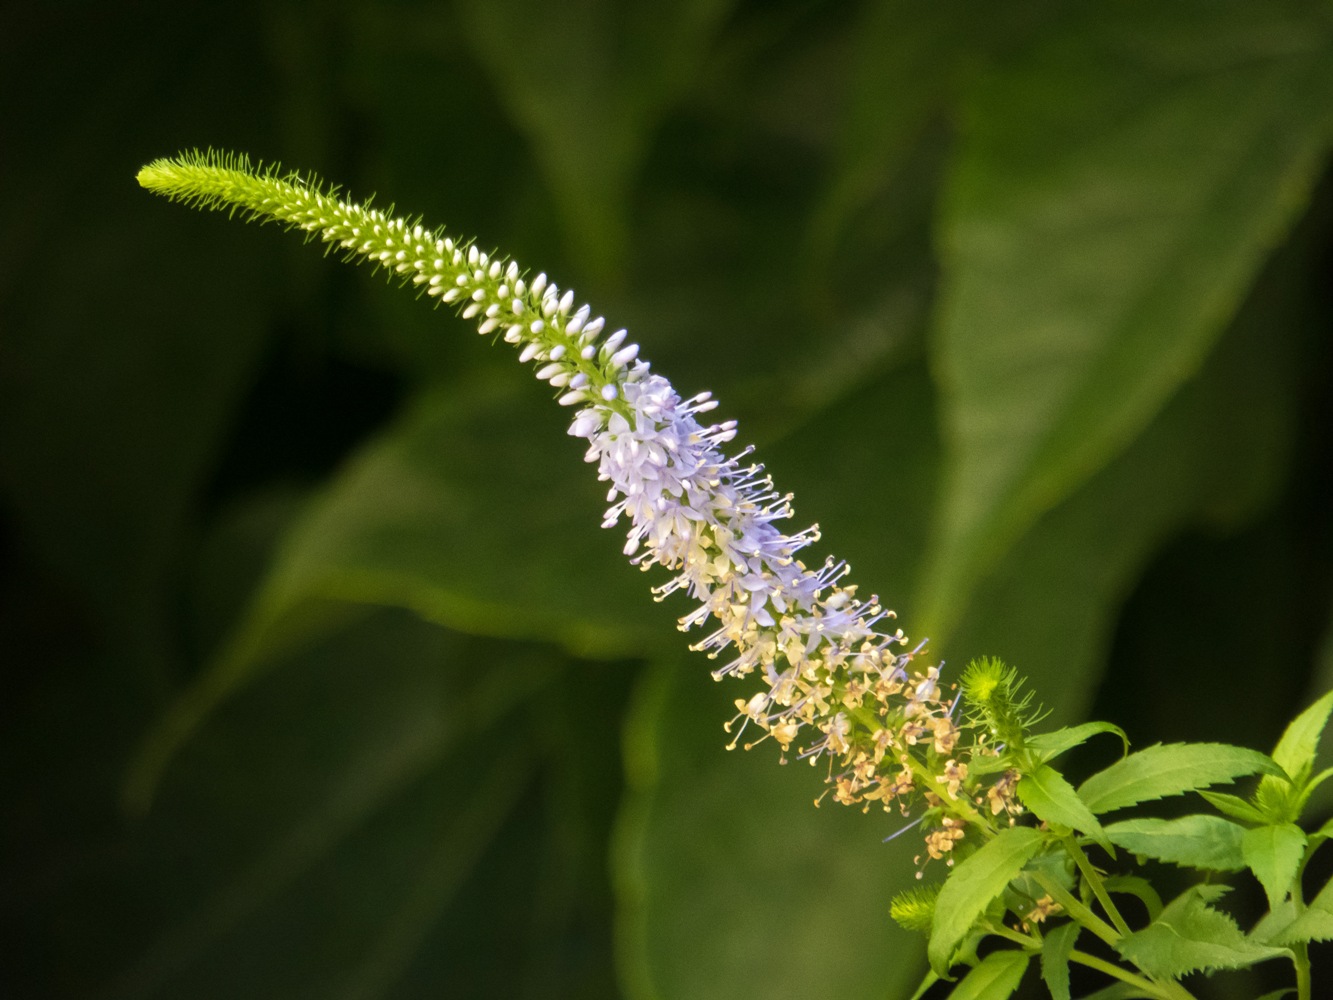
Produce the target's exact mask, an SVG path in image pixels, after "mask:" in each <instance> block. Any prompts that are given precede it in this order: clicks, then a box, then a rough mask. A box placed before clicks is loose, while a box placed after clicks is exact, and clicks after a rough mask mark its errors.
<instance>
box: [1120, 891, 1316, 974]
mask: <svg viewBox="0 0 1333 1000" xmlns="http://www.w3.org/2000/svg"><path fill="white" fill-rule="evenodd" d="M1222 892H1225V887H1221V886H1194V887H1192V888H1190V889H1188V890H1186V891H1185V892H1184V893H1182V894H1181V895H1180V896H1178V897H1177V898H1176V899H1174V900H1172V901H1171V902H1170V903H1168V904H1167V906H1166V909H1164V910H1163V911H1162V913H1161V915H1160V916H1159V917H1158V918H1157V919H1156V920H1154V921H1153V922H1152V923H1151V924H1149V925H1148V926H1147V927H1145V928H1144V929H1143V930H1141V931H1136V932H1135V933H1133V934H1130V935H1129V936H1128V937H1125V938H1123V939H1122V940H1121V941H1120V943H1119V944H1118V945H1117V946H1116V950H1117V951H1118V952H1120V954H1121V956H1122V957H1123V958H1125V959H1126V960H1128V961H1130V962H1133V963H1134V964H1135V965H1137V966H1138V967H1139V968H1140V969H1142V970H1143V971H1144V972H1146V973H1148V975H1150V976H1160V977H1162V978H1164V979H1165V978H1179V977H1180V976H1183V975H1186V974H1187V973H1190V972H1198V971H1202V970H1211V969H1240V968H1244V967H1246V966H1249V965H1254V964H1255V963H1256V962H1263V961H1266V960H1268V959H1270V958H1281V957H1283V956H1287V955H1290V954H1291V953H1290V952H1289V951H1288V950H1287V949H1285V948H1274V947H1270V946H1267V945H1261V944H1258V943H1256V942H1254V941H1251V940H1250V939H1249V938H1247V937H1246V936H1245V935H1244V934H1242V933H1241V931H1240V928H1238V927H1237V926H1236V922H1235V921H1234V920H1232V919H1231V917H1229V916H1228V915H1227V914H1225V913H1223V912H1221V911H1220V910H1215V909H1213V908H1212V907H1211V906H1209V905H1208V902H1209V901H1211V900H1214V899H1216V898H1218V897H1219V896H1220V895H1221V894H1222Z"/></svg>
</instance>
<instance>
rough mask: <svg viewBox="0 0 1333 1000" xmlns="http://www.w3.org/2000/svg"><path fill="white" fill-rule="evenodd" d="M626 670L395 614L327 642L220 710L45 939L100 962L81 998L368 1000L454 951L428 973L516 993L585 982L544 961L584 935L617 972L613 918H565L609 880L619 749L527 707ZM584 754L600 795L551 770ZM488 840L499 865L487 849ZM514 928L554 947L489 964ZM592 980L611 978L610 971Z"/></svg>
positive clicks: (68, 892)
mask: <svg viewBox="0 0 1333 1000" xmlns="http://www.w3.org/2000/svg"><path fill="white" fill-rule="evenodd" d="M479 661H482V662H485V663H486V665H487V666H488V668H490V669H487V670H484V671H482V670H477V669H476V665H477V663H478V662H479ZM626 667H627V665H626V664H607V665H604V666H601V667H600V668H599V667H598V666H597V665H590V664H582V665H573V664H569V663H568V661H566V662H565V663H564V664H560V663H559V661H556V662H555V663H553V662H552V661H551V659H550V658H549V657H548V656H547V655H546V652H545V651H544V650H541V649H538V648H534V647H531V646H526V645H523V644H517V643H500V642H496V641H492V640H486V641H481V640H477V639H475V638H470V637H466V636H461V635H458V634H456V633H451V632H449V631H447V630H445V629H441V628H438V627H436V626H433V625H430V624H429V623H425V622H422V621H421V620H419V619H418V618H416V617H415V616H413V615H411V614H410V613H408V612H404V611H401V610H397V609H385V610H380V611H377V612H376V613H374V614H372V615H369V616H367V617H366V618H365V619H363V620H362V621H360V622H357V623H356V624H355V625H352V626H350V627H348V628H345V629H342V630H339V631H338V632H337V633H336V634H333V635H330V636H327V637H325V639H324V640H323V641H322V642H318V643H316V644H314V645H312V646H311V647H310V648H309V649H307V650H305V651H304V652H303V653H302V654H300V655H299V656H296V657H294V658H292V659H290V660H288V661H285V662H284V663H283V664H282V669H280V670H274V671H272V672H270V673H268V674H266V675H265V676H264V677H263V678H262V679H260V680H259V681H258V682H257V683H255V684H253V685H251V686H250V687H249V688H247V689H246V691H244V692H243V693H241V694H240V695H239V696H238V697H237V698H235V699H233V700H232V701H231V702H230V703H228V704H227V705H226V706H225V707H224V708H222V709H221V710H219V711H218V712H217V713H215V714H214V715H213V716H212V717H210V719H209V720H208V723H207V725H205V726H204V727H203V728H202V729H201V730H200V732H199V733H198V734H197V737H196V739H195V740H193V741H192V742H191V743H190V745H189V746H187V747H186V748H184V749H183V751H182V753H181V754H180V755H179V756H178V757H177V758H176V759H175V760H174V761H173V766H172V767H171V768H170V769H169V770H168V772H167V773H166V775H165V776H164V779H163V783H162V787H161V789H160V793H159V796H158V798H157V800H156V801H155V803H154V809H153V810H152V812H151V813H150V814H149V815H148V816H147V817H145V818H144V819H143V820H142V821H141V822H139V823H136V824H134V825H133V826H132V827H131V828H130V829H128V830H125V831H124V834H123V835H122V837H120V838H118V839H117V840H116V841H112V842H111V843H110V844H109V845H108V854H107V857H106V859H105V861H104V862H102V863H99V873H98V877H97V878H96V879H95V880H91V881H87V882H85V883H84V884H83V885H81V886H77V887H76V886H74V885H68V886H62V887H60V888H59V890H58V895H57V898H56V899H53V900H52V910H53V914H54V923H50V924H49V929H48V931H47V933H48V934H50V935H51V940H52V941H62V940H63V941H65V942H67V943H68V945H69V947H70V948H71V949H73V950H77V949H78V948H79V947H80V946H82V947H84V948H87V949H89V951H90V954H89V955H88V956H86V957H84V958H81V960H80V964H81V965H83V966H84V968H83V969H82V970H80V971H81V975H82V976H84V977H86V976H88V969H89V968H90V967H91V968H93V969H98V968H99V967H100V972H101V975H100V976H99V977H98V978H99V980H100V987H99V988H98V989H97V990H93V989H88V990H86V991H85V990H82V989H80V990H77V991H76V992H78V993H80V994H83V993H89V994H90V993H93V992H102V993H105V994H107V995H114V996H121V997H126V998H135V1000H148V998H156V997H176V996H189V997H254V998H258V1000H279V998H283V997H290V996H292V995H293V992H294V989H295V987H294V986H293V984H298V983H299V984H301V989H308V990H309V991H310V994H311V995H318V996H330V997H341V996H352V995H358V996H377V995H384V994H386V993H388V992H390V991H391V989H392V988H393V987H395V986H396V985H398V984H400V983H401V982H403V981H404V978H405V977H408V978H410V977H411V975H412V973H411V971H410V970H412V969H417V968H419V967H421V966H422V965H423V964H424V965H425V966H427V967H430V966H431V965H432V963H434V962H435V961H436V960H437V956H439V955H440V954H441V953H447V954H448V956H449V959H448V971H447V973H446V972H443V971H441V972H439V973H438V975H439V976H440V977H443V978H439V979H436V978H435V975H436V974H432V976H431V979H432V981H436V982H444V981H446V979H447V982H448V983H449V989H450V990H455V989H456V990H459V991H461V992H462V993H463V994H465V995H486V994H487V985H486V984H487V983H489V984H490V989H495V990H497V991H498V992H499V993H500V995H517V994H519V993H521V992H522V990H523V988H524V987H523V983H524V982H526V981H530V978H531V976H532V975H533V974H535V973H538V972H544V973H546V974H547V975H548V977H549V979H550V981H551V983H552V987H553V989H552V993H553V995H556V996H569V995H572V994H573V992H575V991H574V990H573V989H572V988H570V990H569V992H565V990H564V989H563V988H561V987H558V986H556V984H557V982H559V981H560V980H561V979H565V980H566V981H571V982H572V981H575V980H576V979H577V978H578V977H576V976H575V975H574V973H575V972H576V971H582V969H581V962H577V963H568V964H567V965H566V967H565V969H564V970H561V969H560V968H559V966H558V965H557V966H556V967H554V968H549V967H547V966H545V965H544V964H543V963H544V962H545V959H546V955H545V953H546V951H547V949H548V948H550V949H552V950H559V949H562V948H575V950H581V949H584V948H589V947H591V948H592V949H593V953H594V954H596V956H597V957H596V958H592V959H583V960H582V961H587V962H588V963H589V965H590V966H595V965H596V964H600V966H601V968H603V969H606V968H607V967H608V966H609V963H610V960H611V955H610V950H611V947H610V928H609V926H608V925H609V913H604V914H603V916H602V917H601V926H600V927H599V926H597V924H595V923H592V922H588V921H586V918H584V917H582V916H580V917H579V920H578V921H577V922H576V923H572V924H571V925H568V926H565V927H563V928H562V927H560V925H559V920H558V919H557V920H555V921H553V920H552V917H558V916H559V915H563V916H564V918H565V919H569V918H570V917H572V916H574V914H576V913H578V914H582V913H584V912H586V911H588V910H589V909H590V908H592V907H596V906H597V905H598V901H599V900H601V899H604V898H605V896H606V894H607V893H608V892H609V886H608V885H607V884H606V879H605V878H604V877H603V876H602V874H601V872H602V868H601V866H600V864H599V859H600V856H601V855H602V854H603V852H604V844H605V838H606V837H607V836H608V834H609V826H610V821H611V811H612V810H611V804H612V803H611V802H609V801H605V799H603V800H602V801H599V796H605V795H606V793H607V791H608V789H614V788H615V787H616V786H617V783H618V782H619V780H620V778H619V761H618V760H617V759H616V755H615V754H609V755H608V754H606V753H605V733H591V732H590V733H588V734H587V736H586V738H584V739H582V740H577V739H576V740H574V741H571V742H568V743H563V744H561V745H560V752H559V755H558V756H559V757H561V758H563V760H556V759H550V760H547V759H544V758H545V756H546V755H545V752H544V749H543V747H542V746H541V743H542V741H543V740H544V739H546V738H547V736H546V733H545V732H544V730H545V729H546V727H545V726H544V725H543V724H542V723H541V722H539V721H537V719H536V717H537V715H538V714H539V713H550V714H551V715H553V716H556V717H559V716H562V715H564V714H565V713H566V712H568V711H570V710H572V708H573V706H572V704H571V702H570V701H569V699H568V697H567V696H565V695H563V694H562V689H567V688H568V687H570V686H571V685H577V688H578V706H579V707H580V708H585V709H590V708H592V707H593V706H597V707H598V708H600V709H602V710H603V711H605V710H607V708H608V707H609V706H608V704H607V703H608V701H610V705H614V704H615V703H616V700H615V699H614V698H613V699H608V698H606V697H605V696H604V694H603V692H605V691H610V692H618V694H617V696H616V697H617V698H618V697H623V692H624V691H625V689H626V688H627V687H628V684H627V678H626V675H625V670H626ZM566 670H568V671H569V673H568V674H566V673H565V671H566ZM479 746H485V747H487V748H489V749H488V750H487V751H486V752H484V753H481V754H478V752H477V747H479ZM599 754H600V755H601V756H598V755H599ZM551 756H552V758H554V757H556V756H557V755H556V754H554V753H553V754H552V755H551ZM571 759H573V760H576V761H580V762H582V761H583V760H592V761H595V762H596V764H595V766H593V767H592V768H588V769H584V770H581V771H580V772H579V776H580V778H581V780H583V781H586V782H589V783H592V784H593V785H594V786H597V785H600V786H601V787H600V788H598V789H597V791H596V792H590V793H588V794H585V795H583V796H577V795H574V794H570V792H569V783H568V782H562V781H560V780H558V778H557V775H559V774H560V772H561V770H562V769H563V768H564V766H565V761H568V760H571ZM539 803H540V804H539ZM112 846H114V848H115V850H114V851H111V850H110V848H111V847H112ZM497 852H498V853H499V854H501V855H502V856H503V857H504V858H505V863H504V866H503V867H504V868H505V873H503V874H500V875H497V873H496V871H495V870H493V869H492V868H491V867H490V864H489V862H487V861H486V860H485V859H486V858H487V857H488V856H491V855H493V854H495V853H497ZM166 859H169V863H164V862H165V861H166ZM509 886H512V887H513V888H514V891H501V890H502V888H506V889H507V887H509ZM520 887H522V888H523V889H526V890H527V891H526V892H520V891H518V889H519V888H520ZM52 888H53V887H52V886H50V884H49V883H45V884H43V885H42V889H43V890H45V891H50V890H51V889H52ZM31 891H32V889H31V888H28V889H26V890H25V892H31ZM552 893H558V894H559V896H560V899H561V900H562V902H561V903H559V904H557V905H556V907H555V908H554V911H552V909H551V903H550V901H549V896H550V894H552ZM94 910H95V912H97V913H98V914H100V917H99V920H102V921H105V923H106V925H107V927H108V930H107V931H105V932H102V933H103V937H102V938H101V941H102V944H101V946H100V948H99V947H95V946H93V941H94V939H93V938H91V937H90V936H89V935H88V933H87V930H86V929H84V928H82V927H70V928H69V929H64V930H61V929H60V928H61V925H62V924H68V923H69V921H68V920H67V919H66V917H65V916H61V914H62V913H63V914H66V915H67V914H68V913H70V912H92V911H94ZM593 912H596V910H593ZM34 916H35V915H34ZM51 919H52V918H51V917H46V916H43V918H42V922H44V923H45V922H48V921H50V920H51ZM516 926H517V927H527V928H532V927H536V926H541V927H543V933H549V934H551V935H553V936H554V938H553V940H548V941H543V940H541V938H540V937H539V936H537V935H531V936H529V937H526V938H525V937H523V936H522V935H519V936H518V937H517V938H516V939H515V940H514V942H513V944H514V950H513V951H512V952H511V953H510V954H509V961H508V963H507V964H506V965H505V967H504V968H503V969H498V970H497V968H496V967H495V962H494V960H493V953H492V951H491V949H490V946H489V944H488V942H491V943H493V942H494V941H495V940H496V939H497V937H499V936H505V935H508V934H509V933H510V932H511V929H512V928H513V927H516ZM599 939H600V940H599ZM576 940H577V941H578V943H577V945H575V944H574V943H573V942H575V941H576ZM108 944H115V945H116V946H117V947H115V949H114V950H113V951H111V953H110V954H103V953H100V952H104V951H107V950H108V949H107V945H108ZM561 972H563V975H561ZM589 978H590V980H591V981H590V982H588V983H587V984H585V986H586V987H587V988H593V987H594V986H595V988H597V989H599V990H600V989H602V988H603V987H601V985H600V983H599V982H598V980H602V979H608V978H609V974H603V975H602V976H597V975H595V974H593V975H591V976H590V977H589ZM90 985H91V984H90ZM605 989H607V990H609V989H610V985H609V983H608V984H607V986H606V987H605ZM298 992H299V991H298ZM581 995H585V996H586V995H588V994H587V992H586V991H585V992H583V993H581ZM595 995H609V992H608V993H601V992H598V993H596V994H595Z"/></svg>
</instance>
